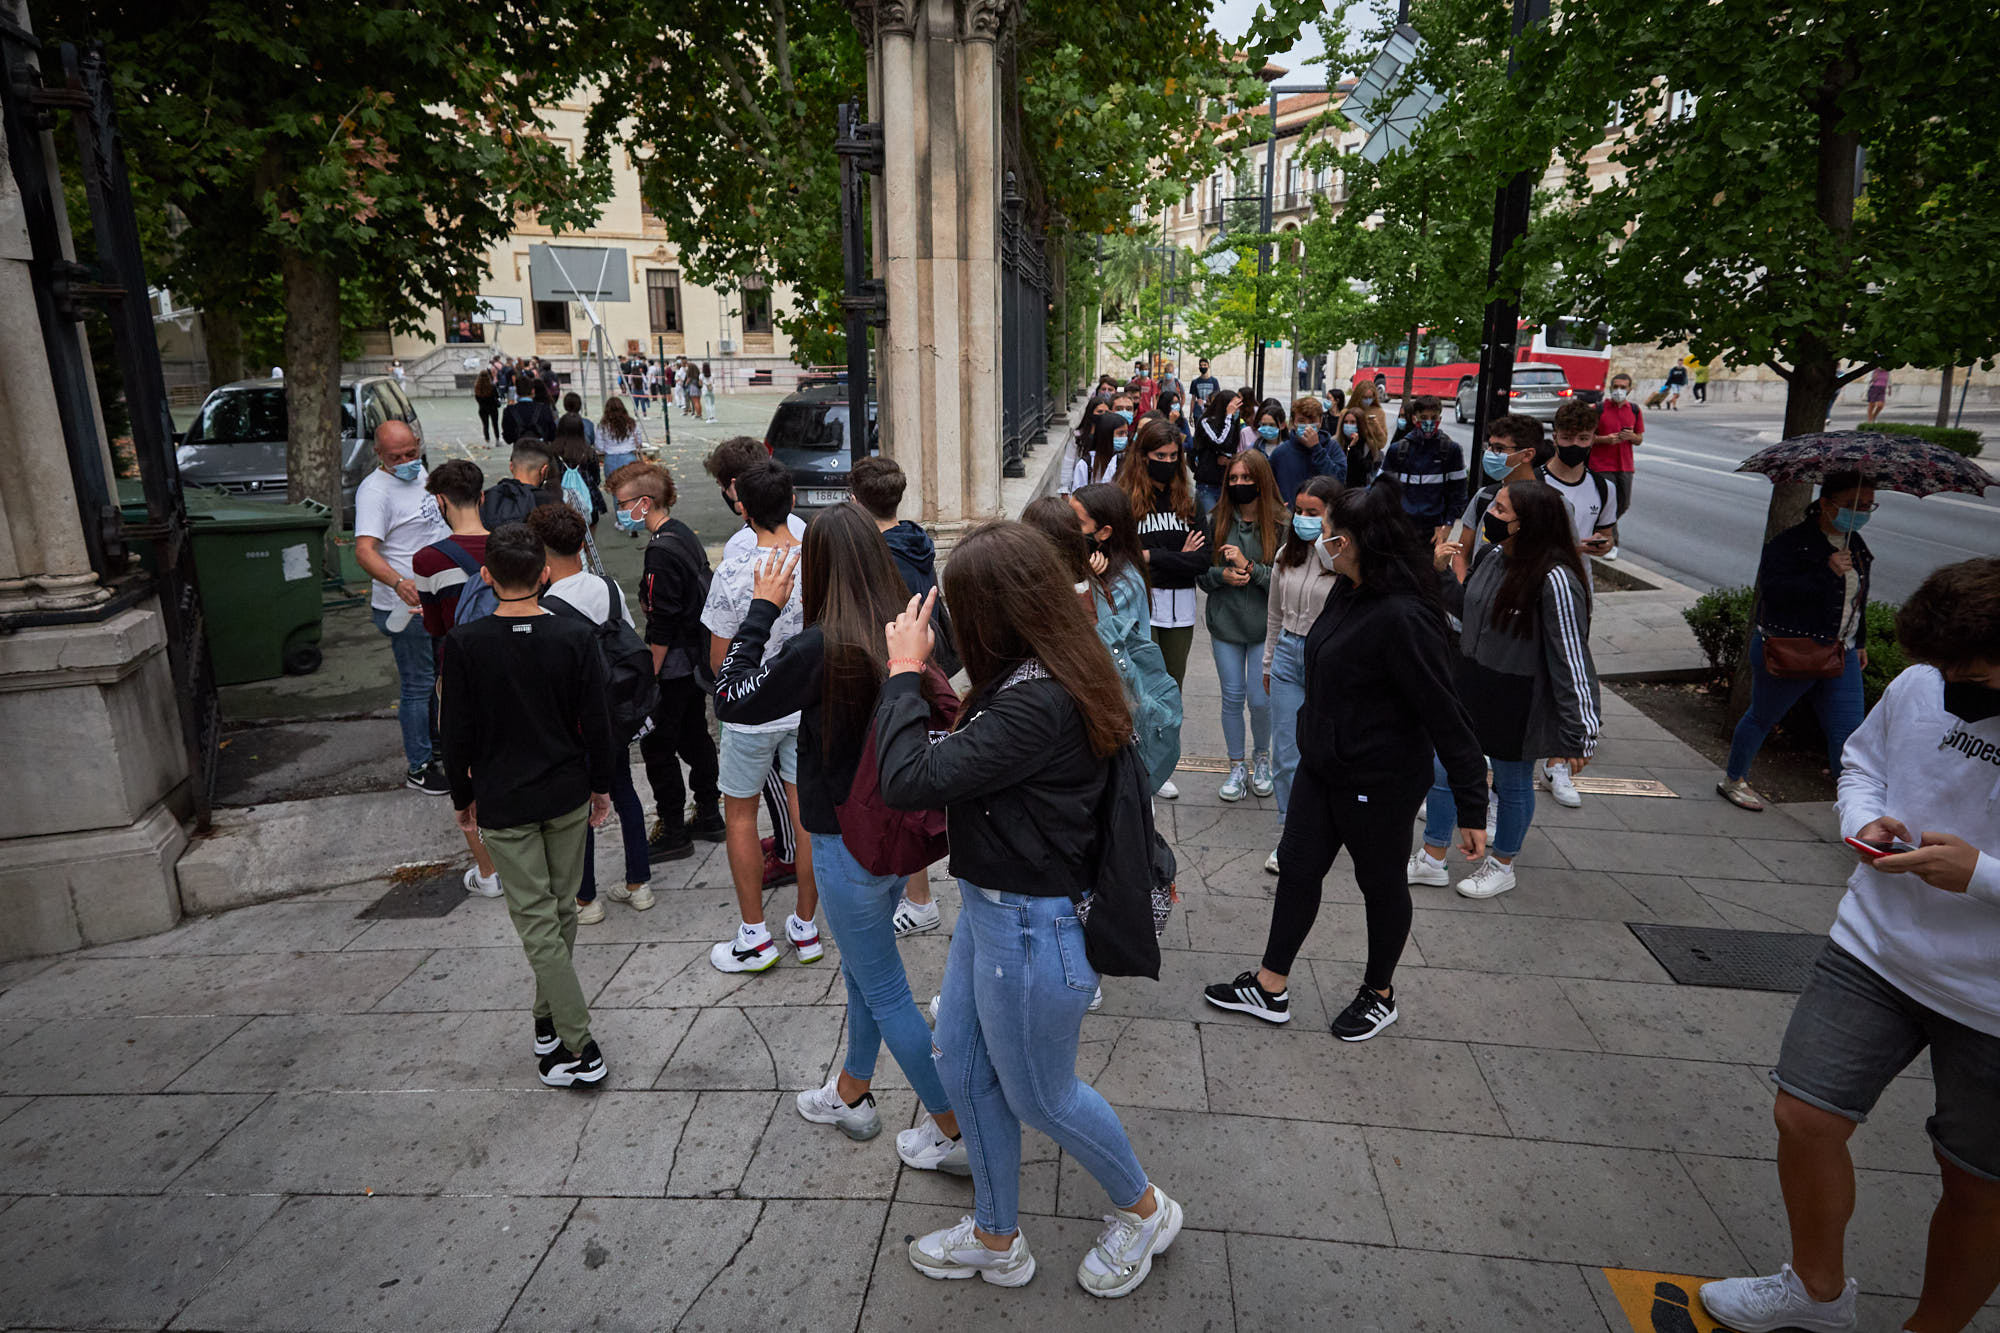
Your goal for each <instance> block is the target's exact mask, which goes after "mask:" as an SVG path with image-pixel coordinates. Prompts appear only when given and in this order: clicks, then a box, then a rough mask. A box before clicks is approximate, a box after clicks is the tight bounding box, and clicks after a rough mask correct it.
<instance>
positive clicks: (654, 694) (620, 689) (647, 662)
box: [542, 574, 660, 745]
mask: <svg viewBox="0 0 2000 1333" xmlns="http://www.w3.org/2000/svg"><path fill="white" fill-rule="evenodd" d="M597 577H598V578H600V579H603V580H604V589H605V592H606V594H607V595H608V596H609V597H610V599H611V609H610V611H609V612H608V613H606V615H605V617H604V620H603V622H602V623H599V622H597V621H594V620H592V619H591V618H590V617H589V616H587V615H585V614H584V613H583V612H581V611H579V610H577V609H576V608H575V607H573V606H571V605H570V604H569V603H568V602H565V601H564V600H563V599H562V598H560V597H544V598H543V599H542V605H543V606H544V607H546V608H548V609H549V610H551V611H555V612H557V613H558V614H563V615H568V616H571V617H574V618H575V619H577V620H581V621H582V622H583V623H584V624H586V625H588V626H590V631H591V635H592V637H593V639H594V640H595V641H596V643H597V651H598V653H599V654H600V655H602V657H603V658H604V682H605V685H604V692H605V697H606V700H607V702H608V703H609V704H610V706H611V734H612V735H613V736H615V737H617V739H618V743H619V744H620V745H630V744H631V743H632V742H633V741H635V740H637V739H638V738H639V737H640V736H643V735H644V734H645V733H646V732H647V731H648V730H649V729H650V727H651V724H652V720H653V709H654V708H656V707H657V706H658V705H659V702H660V682H659V679H658V677H656V676H655V675H654V674H653V650H652V649H651V648H648V647H647V646H646V641H645V640H644V639H642V638H640V637H639V634H638V631H637V630H634V629H633V628H632V627H631V626H630V625H628V624H626V623H625V616H624V614H623V612H624V608H625V594H624V592H623V591H622V590H621V589H620V588H619V587H618V584H617V582H616V581H614V580H613V579H612V578H611V576H610V575H608V574H599V575H598V576H597Z"/></svg>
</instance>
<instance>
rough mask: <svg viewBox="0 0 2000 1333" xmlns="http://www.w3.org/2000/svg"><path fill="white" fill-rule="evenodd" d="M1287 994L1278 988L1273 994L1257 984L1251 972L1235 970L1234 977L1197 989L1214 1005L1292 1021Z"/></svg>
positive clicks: (1276, 1020) (1270, 1020)
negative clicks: (1234, 978)
mask: <svg viewBox="0 0 2000 1333" xmlns="http://www.w3.org/2000/svg"><path fill="white" fill-rule="evenodd" d="M1291 997H1292V993H1291V992H1290V991H1289V990H1284V991H1279V992H1278V993H1277V994H1276V995H1273V994H1272V993H1271V992H1270V991H1267V990H1265V989H1264V988H1263V986H1261V985H1259V984H1258V981H1257V974H1256V973H1255V972H1239V973H1238V974H1237V976H1236V980H1234V981H1218V982H1216V983H1215V984H1214V985H1213V986H1208V987H1205V988H1204V989H1203V990H1202V992H1201V998H1202V999H1204V1000H1207V1001H1208V1002H1209V1003H1210V1004H1212V1005H1214V1006H1215V1007H1216V1008H1218V1009H1234V1010H1236V1011H1237V1012H1238V1013H1243V1014H1255V1015H1257V1017H1259V1018H1261V1019H1263V1020H1264V1021H1265V1022H1266V1023H1289V1022H1291V1021H1292V998H1291Z"/></svg>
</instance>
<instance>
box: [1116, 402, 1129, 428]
mask: <svg viewBox="0 0 2000 1333" xmlns="http://www.w3.org/2000/svg"><path fill="white" fill-rule="evenodd" d="M1118 415H1119V416H1121V417H1124V418H1125V424H1126V425H1128V426H1129V425H1131V424H1132V414H1131V413H1130V412H1127V411H1126V410H1125V409H1124V408H1122V407H1121V408H1119V409H1118Z"/></svg>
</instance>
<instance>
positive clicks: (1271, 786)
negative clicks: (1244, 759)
mask: <svg viewBox="0 0 2000 1333" xmlns="http://www.w3.org/2000/svg"><path fill="white" fill-rule="evenodd" d="M1277 789H1278V779H1277V775H1276V774H1274V773H1273V772H1271V756H1270V754H1269V753H1268V752H1267V751H1264V750H1259V751H1257V752H1256V753H1255V754H1253V755H1251V756H1250V794H1251V795H1252V796H1269V795H1270V794H1271V793H1272V792H1274V791H1276V790H1277Z"/></svg>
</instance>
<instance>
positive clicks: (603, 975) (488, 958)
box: [374, 921, 632, 1014]
mask: <svg viewBox="0 0 2000 1333" xmlns="http://www.w3.org/2000/svg"><path fill="white" fill-rule="evenodd" d="M380 924H382V925H400V924H402V923H400V922H386V921H385V922H381V923H380ZM631 956H632V946H631V945H629V944H583V943H579V944H578V945H577V946H576V949H575V950H574V951H573V952H572V953H571V955H570V960H571V963H572V964H573V965H574V966H575V968H576V977H577V980H578V981H579V982H581V983H582V985H583V994H584V997H585V998H586V999H588V1000H590V1001H591V1003H592V1004H595V1003H597V999H596V996H597V993H598V992H599V991H601V990H602V989H603V988H604V986H605V984H606V983H607V982H609V981H610V980H611V978H612V977H613V976H615V975H617V972H618V969H619V968H621V967H623V966H624V965H625V960H626V959H627V958H629V957H631ZM422 957H423V965H422V966H421V967H417V968H415V969H413V970H412V971H411V972H410V974H409V975H408V976H407V977H406V978H404V979H403V981H402V982H401V983H399V984H398V985H397V986H396V987H395V989H393V990H391V991H390V992H389V993H388V994H386V995H384V996H383V997H382V998H381V1000H379V1001H378V1002H377V1003H376V1004H375V1005H374V1008H375V1009H376V1010H377V1011H378V1012H380V1013H385V1014H387V1013H434V1012H443V1011H449V1010H472V1009H504V1010H508V1011H511V1012H514V1013H523V1012H526V1011H527V1010H529V1009H530V1008H532V1007H533V1005H534V1002H535V974H534V972H533V970H532V969H530V968H529V966H528V958H527V955H526V954H524V953H522V952H521V945H520V941H519V940H518V939H516V940H512V941H509V942H508V943H506V944H499V945H493V946H490V947H487V948H456V949H434V950H432V951H430V952H429V953H427V954H424V955H422Z"/></svg>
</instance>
